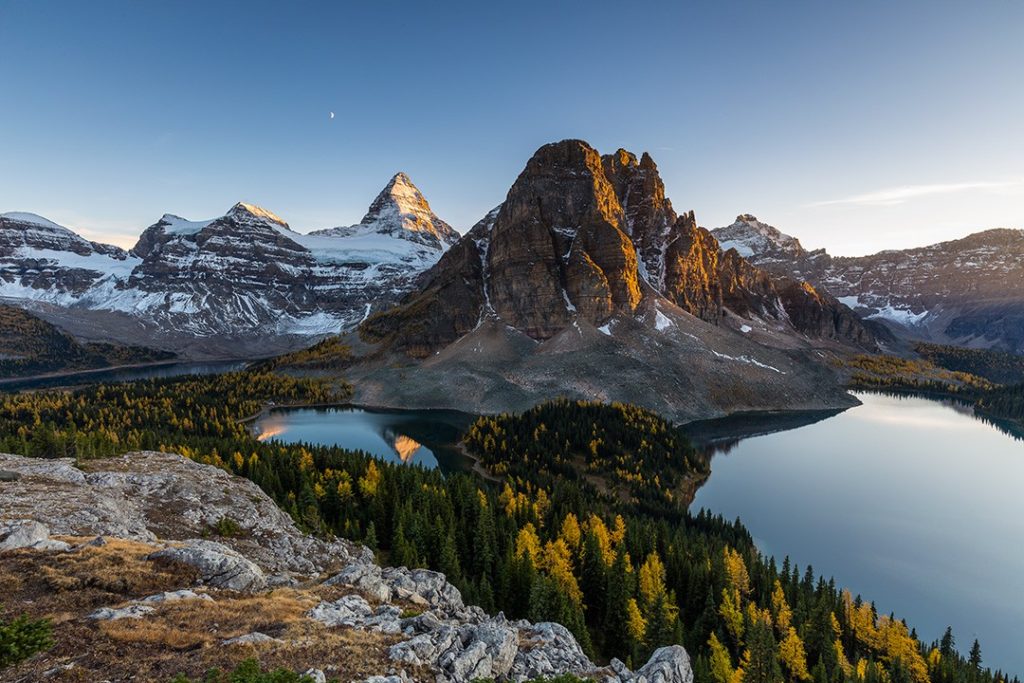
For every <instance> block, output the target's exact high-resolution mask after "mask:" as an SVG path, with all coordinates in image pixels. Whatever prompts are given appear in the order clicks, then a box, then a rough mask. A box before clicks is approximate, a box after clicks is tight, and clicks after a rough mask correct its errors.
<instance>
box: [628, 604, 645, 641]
mask: <svg viewBox="0 0 1024 683" xmlns="http://www.w3.org/2000/svg"><path fill="white" fill-rule="evenodd" d="M626 630H627V631H628V633H629V637H630V639H631V640H632V641H633V643H636V644H639V643H642V642H644V637H645V636H646V635H647V620H646V619H644V617H643V615H642V614H640V606H639V605H637V604H636V598H630V599H629V602H628V603H626Z"/></svg>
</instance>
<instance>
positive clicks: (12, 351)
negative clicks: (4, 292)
mask: <svg viewBox="0 0 1024 683" xmlns="http://www.w3.org/2000/svg"><path fill="white" fill-rule="evenodd" d="M173 358H174V354H172V353H169V352H166V351H158V350H155V349H147V348H142V347H132V346H119V345H115V344H99V343H81V342H79V341H77V340H76V339H75V338H74V337H72V336H71V335H69V334H67V333H65V332H63V331H61V330H60V329H59V328H57V327H55V326H54V325H51V324H50V323H48V322H46V321H44V320H42V319H41V318H38V317H36V316H35V315H32V314H31V313H29V312H28V311H25V310H22V309H20V308H16V307H14V306H8V305H5V304H0V378H10V377H24V376H29V375H38V374H44V373H51V372H68V371H74V370H92V369H96V368H104V367H110V366H116V365H131V364H134V363H151V362H156V361H164V360H171V359H173Z"/></svg>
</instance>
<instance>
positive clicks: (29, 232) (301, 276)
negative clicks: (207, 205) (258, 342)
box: [0, 173, 458, 347]
mask: <svg viewBox="0 0 1024 683" xmlns="http://www.w3.org/2000/svg"><path fill="white" fill-rule="evenodd" d="M457 237H458V233H456V232H455V231H454V230H453V229H452V228H451V226H449V225H448V224H447V223H445V222H444V221H442V220H441V219H439V218H438V217H437V216H435V215H434V214H433V212H432V211H431V209H430V205H429V204H428V203H427V201H426V200H425V199H424V198H423V195H422V193H420V191H419V190H418V189H416V187H415V186H414V185H413V184H412V182H411V181H410V180H409V178H408V176H406V175H405V174H404V173H400V174H397V175H396V176H395V177H394V178H392V179H391V181H390V182H389V183H388V185H387V187H386V188H385V189H384V191H382V192H381V193H380V195H378V197H377V198H376V199H375V200H374V202H373V205H372V206H371V208H370V211H369V212H368V213H367V215H366V217H365V218H364V219H363V221H362V222H361V223H359V224H357V225H355V226H350V227H344V228H331V229H328V230H321V231H317V232H316V233H311V234H300V233H298V232H295V231H293V230H292V229H291V228H290V227H289V226H288V224H287V223H286V222H285V221H284V220H283V219H281V218H280V217H278V216H276V215H275V214H273V213H271V212H270V211H267V210H265V209H262V208H260V207H258V206H254V205H251V204H244V203H238V204H235V205H234V206H233V207H232V208H231V209H230V210H229V211H228V212H227V213H226V214H224V215H223V216H220V217H218V218H213V219H209V220H202V221H190V220H186V219H184V218H181V217H179V216H175V215H172V214H165V215H164V216H162V217H161V218H160V220H158V221H157V222H156V223H154V224H153V225H151V226H150V227H148V228H147V229H146V230H145V231H144V232H143V233H142V235H141V237H140V238H139V241H138V243H137V244H136V245H135V247H134V248H133V249H132V250H131V251H130V252H126V251H124V250H122V249H118V248H117V247H111V246H107V245H100V244H96V243H92V242H89V241H88V240H85V239H83V238H81V237H79V236H78V235H76V234H75V233H74V232H72V231H70V230H68V229H67V228H64V227H62V226H59V225H57V224H55V223H52V222H50V221H48V220H46V219H44V218H41V217H38V216H34V215H30V214H4V215H3V217H2V218H0V298H3V299H5V300H8V301H11V302H13V303H17V304H21V305H26V306H28V307H33V308H36V309H37V310H38V311H39V312H40V313H41V314H43V315H46V316H47V317H48V318H50V319H52V320H55V321H57V322H60V323H61V324H63V325H65V326H66V327H68V328H69V329H71V330H72V331H75V330H76V329H79V328H82V329H85V328H94V327H95V326H96V323H95V322H94V321H92V320H91V319H90V316H91V315H93V314H95V315H101V314H102V315H114V316H116V319H118V320H120V321H122V323H123V321H124V320H125V319H130V320H132V321H134V323H135V324H119V325H115V326H113V330H114V336H115V337H118V336H120V337H121V338H122V340H123V341H130V342H135V343H140V342H150V343H155V344H157V345H160V346H164V347H168V346H170V347H174V346H175V343H174V341H173V339H171V338H172V337H173V338H184V337H193V338H213V337H218V338H230V337H249V338H258V337H274V336H282V335H285V336H287V335H318V334H327V333H336V332H339V331H343V330H346V329H349V328H351V327H353V326H354V325H356V324H358V323H359V322H360V321H361V320H363V319H364V318H365V317H366V316H367V315H369V314H370V312H371V311H373V310H378V309H380V308H385V307H387V306H388V305H389V304H390V303H392V302H394V301H395V300H397V299H398V298H399V297H400V296H401V295H402V294H404V293H406V292H407V291H409V289H410V288H411V287H412V285H413V282H414V280H415V278H416V277H417V276H418V275H419V274H420V273H422V272H423V271H424V270H426V269H427V268H429V267H430V266H432V265H433V264H434V263H436V262H437V260H438V259H439V258H440V256H441V254H442V253H443V252H444V251H445V249H447V247H448V246H449V245H450V244H452V243H453V242H454V241H455V240H456V239H457ZM140 330H142V331H141V332H140ZM92 335H93V336H95V332H94V331H93V333H92ZM126 336H127V338H126V339H125V338H124V337H126Z"/></svg>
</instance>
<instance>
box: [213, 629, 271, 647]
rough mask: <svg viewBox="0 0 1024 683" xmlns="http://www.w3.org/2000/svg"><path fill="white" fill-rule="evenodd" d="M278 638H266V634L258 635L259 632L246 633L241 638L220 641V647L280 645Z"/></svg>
mask: <svg viewBox="0 0 1024 683" xmlns="http://www.w3.org/2000/svg"><path fill="white" fill-rule="evenodd" d="M282 642H284V641H282V640H281V639H279V638H274V637H272V636H268V635H267V634H266V633H260V632H259V631H253V632H252V633H246V634H245V635H242V636H237V637H235V638H228V639H227V640H224V641H222V643H221V644H222V645H258V644H260V643H282Z"/></svg>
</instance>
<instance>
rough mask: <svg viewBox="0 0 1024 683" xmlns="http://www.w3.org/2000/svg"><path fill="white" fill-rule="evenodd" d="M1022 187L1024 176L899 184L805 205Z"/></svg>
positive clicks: (874, 202)
mask: <svg viewBox="0 0 1024 683" xmlns="http://www.w3.org/2000/svg"><path fill="white" fill-rule="evenodd" d="M1020 187H1024V178H1018V179H1016V180H1001V181H988V182H972V183H935V184H932V185H899V186H897V187H887V188H885V189H882V190H876V191H874V192H867V193H865V194H858V195H853V196H852V197H845V198H843V199H829V200H826V201H823V202H813V203H811V204H806V205H805V206H807V207H816V206H838V205H841V204H855V205H861V206H893V205H895V204H903V203H904V202H906V201H908V200H910V199H917V198H918V197H928V196H932V195H940V194H953V193H955V192H966V191H969V190H1007V189H1013V188H1020Z"/></svg>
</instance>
